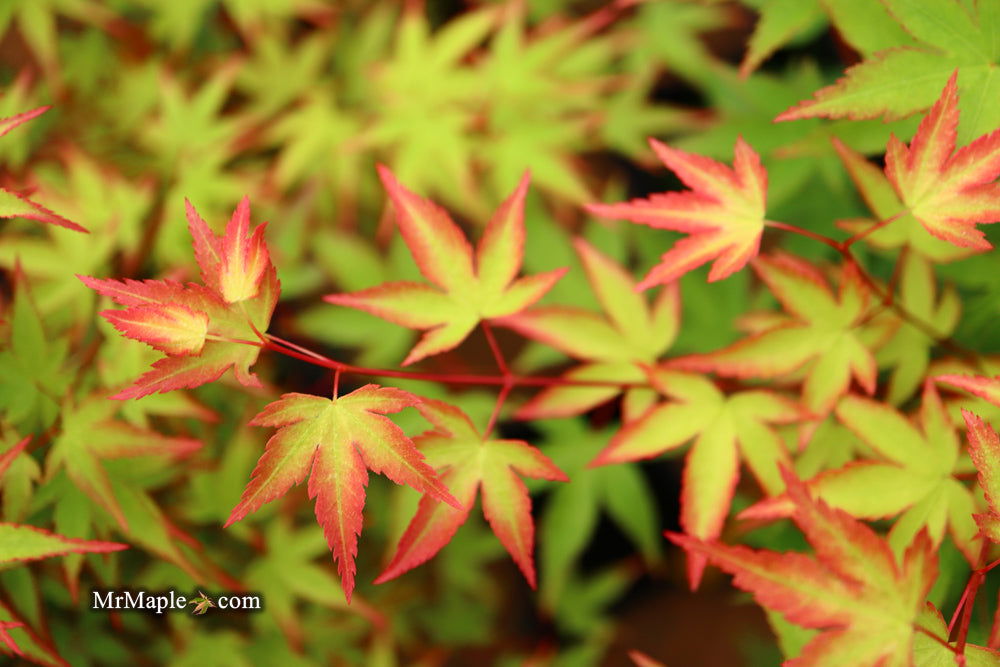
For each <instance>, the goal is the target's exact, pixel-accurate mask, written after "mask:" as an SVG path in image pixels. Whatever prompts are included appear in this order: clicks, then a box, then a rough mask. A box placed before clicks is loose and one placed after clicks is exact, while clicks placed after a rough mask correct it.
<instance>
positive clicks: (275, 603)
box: [245, 519, 365, 642]
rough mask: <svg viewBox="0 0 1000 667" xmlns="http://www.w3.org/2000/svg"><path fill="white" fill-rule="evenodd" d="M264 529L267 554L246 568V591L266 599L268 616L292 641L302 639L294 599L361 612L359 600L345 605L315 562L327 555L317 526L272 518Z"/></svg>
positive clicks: (335, 585)
mask: <svg viewBox="0 0 1000 667" xmlns="http://www.w3.org/2000/svg"><path fill="white" fill-rule="evenodd" d="M265 530H266V532H265V538H266V543H267V545H268V549H267V552H266V553H265V554H263V555H261V556H260V557H258V558H256V559H255V560H254V561H253V563H251V565H250V567H249V568H247V571H246V575H245V580H246V583H247V587H248V588H249V589H251V590H254V591H259V592H260V594H261V596H262V597H263V598H264V599H265V600H267V609H268V614H270V615H273V618H274V620H275V621H277V623H278V625H279V627H281V629H282V631H283V632H284V633H285V634H286V635H287V636H288V637H289V638H290V639H291V640H292V641H293V642H298V641H301V640H302V629H301V612H300V611H299V610H297V609H296V601H297V600H305V601H308V602H310V603H313V604H318V605H323V606H324V607H327V608H330V609H339V610H348V609H351V608H352V607H353V608H354V609H355V612H356V613H364V610H365V605H364V604H363V603H361V601H360V600H358V599H355V600H354V604H353V605H352V607H348V606H347V605H346V604H345V602H344V596H343V595H342V594H341V593H340V582H339V581H337V579H336V577H334V576H333V575H331V574H330V571H329V568H325V567H320V566H319V565H317V564H316V563H315V562H314V561H315V559H316V558H317V557H319V556H321V555H325V554H327V553H328V548H327V545H326V541H325V540H324V539H323V531H322V529H321V528H320V527H319V526H311V527H309V526H306V527H303V528H298V529H293V528H292V527H291V526H289V525H288V524H287V523H286V522H285V521H283V520H279V519H275V520H272V521H269V522H268V523H267V525H266V528H265ZM359 603H361V604H359ZM359 607H360V609H358V608H359Z"/></svg>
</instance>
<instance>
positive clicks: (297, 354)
mask: <svg viewBox="0 0 1000 667" xmlns="http://www.w3.org/2000/svg"><path fill="white" fill-rule="evenodd" d="M263 336H264V340H265V343H264V347H265V348H266V349H268V350H272V351H274V352H278V353H280V354H284V355H285V356H288V357H292V358H295V359H298V360H300V361H305V362H307V363H310V364H313V365H314V366H320V367H322V368H329V369H331V370H340V371H343V372H344V373H353V374H356V375H368V376H376V377H392V378H401V379H406V380H423V381H426V382H438V383H441V384H453V385H456V384H458V385H461V384H467V385H480V386H494V387H502V386H504V385H505V384H508V383H509V384H510V385H511V386H512V387H567V386H574V387H619V388H621V389H632V388H636V387H641V388H650V387H651V386H652V385H650V384H649V382H615V381H611V380H578V379H575V378H567V377H545V376H536V375H531V376H524V375H510V376H509V377H508V378H504V377H502V376H499V375H477V374H466V373H458V374H451V373H424V372H421V371H402V370H395V369H391V368H369V367H366V366H355V365H353V364H347V363H344V362H342V361H337V360H335V359H330V358H329V357H325V356H323V355H322V354H319V353H318V352H313V351H312V350H309V349H307V348H304V347H302V346H301V345H296V344H295V343H292V342H290V341H287V340H284V339H282V338H279V337H278V336H275V335H272V334H263ZM254 345H256V343H254Z"/></svg>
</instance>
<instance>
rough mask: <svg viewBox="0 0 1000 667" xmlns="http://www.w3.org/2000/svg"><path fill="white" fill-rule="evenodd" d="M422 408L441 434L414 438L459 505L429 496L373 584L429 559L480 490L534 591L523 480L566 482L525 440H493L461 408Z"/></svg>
mask: <svg viewBox="0 0 1000 667" xmlns="http://www.w3.org/2000/svg"><path fill="white" fill-rule="evenodd" d="M417 409H418V410H419V411H420V414H422V415H423V416H424V417H425V418H426V419H427V420H428V421H429V422H431V423H432V424H433V425H434V426H435V427H436V429H435V430H433V431H430V432H428V433H425V434H423V435H421V436H418V437H417V438H415V440H414V441H415V442H416V444H417V446H418V447H420V451H421V452H422V453H423V454H424V455H425V456H426V457H427V462H428V463H429V464H430V465H431V466H433V467H434V468H435V469H437V470H441V471H442V472H441V481H442V482H444V484H445V485H446V486H447V487H448V489H449V490H450V491H451V493H452V494H453V495H454V496H455V498H457V499H458V504H457V505H455V506H452V507H449V506H448V505H445V504H443V503H441V502H440V499H439V498H436V497H434V496H431V495H425V496H424V497H423V498H422V499H421V500H420V505H419V506H418V508H417V513H416V515H415V516H414V517H413V520H412V521H411V522H410V525H409V526H408V527H407V529H406V532H405V533H403V536H402V538H400V540H399V545H398V546H397V548H396V554H395V555H394V556H393V557H392V560H391V561H390V562H389V564H388V565H387V566H386V568H385V570H384V571H383V572H382V574H380V575H379V577H378V579H376V580H375V583H382V582H384V581H389V580H390V579H394V578H396V577H398V576H399V575H401V574H403V573H404V572H406V571H407V570H410V569H412V568H414V567H416V566H417V565H420V564H421V563H423V562H425V561H427V560H429V559H431V558H433V557H434V555H435V554H436V553H437V552H438V551H440V550H441V548H442V547H443V546H444V545H446V544H447V543H448V542H449V541H450V540H451V538H452V536H453V535H454V534H455V531H457V530H458V528H459V526H461V525H462V524H463V523H465V520H466V519H467V518H468V516H469V512H470V511H471V510H472V506H473V504H474V503H475V500H476V492H477V490H479V489H480V488H481V489H482V502H483V514H484V515H485V517H486V520H487V521H488V522H489V524H490V527H492V528H493V532H494V533H495V534H496V536H497V537H498V538H499V539H500V542H501V543H502V544H503V545H504V548H506V549H507V552H508V553H510V555H511V558H513V559H514V562H515V563H517V566H518V567H519V568H520V569H521V572H522V573H523V574H524V577H525V579H527V580H528V583H529V584H530V585H531V587H532V588H534V587H535V566H534V563H533V562H532V550H533V546H534V533H535V524H534V522H533V521H532V518H531V499H530V498H529V496H528V490H527V489H526V488H525V486H524V483H523V482H522V481H521V480H520V478H519V477H518V474H521V475H524V476H526V477H533V478H536V479H547V480H551V481H558V482H568V481H569V478H567V477H566V475H564V474H563V472H562V471H561V470H559V468H557V467H556V466H555V464H554V463H552V461H551V460H549V458H548V457H547V456H545V455H544V454H542V453H541V452H540V451H538V450H537V449H536V448H534V447H532V446H531V445H529V444H528V443H526V442H524V441H522V440H489V439H487V438H486V437H485V436H483V435H482V434H481V433H480V432H479V431H478V430H476V427H475V426H473V425H472V422H471V421H470V420H469V418H468V416H466V415H465V413H463V412H462V411H461V410H459V409H458V408H456V407H454V406H451V405H448V404H447V403H442V402H441V401H433V400H431V401H424V402H423V403H421V404H420V405H418V406H417Z"/></svg>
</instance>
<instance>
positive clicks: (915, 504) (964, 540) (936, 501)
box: [740, 384, 978, 562]
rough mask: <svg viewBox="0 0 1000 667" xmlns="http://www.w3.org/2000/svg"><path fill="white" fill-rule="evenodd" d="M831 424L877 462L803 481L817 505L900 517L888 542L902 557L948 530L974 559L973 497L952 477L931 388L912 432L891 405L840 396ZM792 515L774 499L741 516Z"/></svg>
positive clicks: (953, 449)
mask: <svg viewBox="0 0 1000 667" xmlns="http://www.w3.org/2000/svg"><path fill="white" fill-rule="evenodd" d="M837 418H838V419H839V420H840V421H841V422H842V423H843V424H844V425H845V426H847V427H848V428H849V429H850V430H851V431H852V432H853V433H854V434H855V435H857V436H858V437H859V438H861V439H862V440H863V441H864V442H865V444H866V445H868V447H869V448H870V449H871V450H872V452H873V453H874V454H875V455H876V456H877V457H879V459H880V460H866V461H853V462H851V463H848V464H847V465H845V466H843V467H841V468H837V469H834V470H826V471H824V472H822V473H820V474H819V475H817V476H816V477H814V478H813V479H811V480H810V481H809V482H808V486H809V488H810V490H811V491H812V493H814V494H816V496H817V497H818V498H821V499H822V500H823V501H824V502H826V503H829V504H830V505H831V506H833V507H836V508H838V509H842V510H844V511H846V512H848V513H849V514H851V515H852V516H854V517H857V518H860V519H884V518H889V517H894V516H897V515H899V519H898V520H897V521H896V523H895V524H894V525H893V527H892V530H891V531H890V533H889V544H890V545H892V547H893V548H894V549H895V550H896V552H897V553H902V551H903V550H905V549H906V548H907V547H909V546H910V544H911V543H912V542H913V540H914V539H915V537H916V535H917V533H918V532H920V531H921V530H924V534H925V535H926V536H927V538H928V539H929V540H930V542H931V544H932V545H933V546H934V547H935V548H936V547H937V546H938V545H939V544H940V543H941V540H942V539H943V538H944V532H945V529H946V528H947V529H950V531H951V534H952V537H953V539H954V541H955V544H956V545H957V546H958V548H959V549H960V550H961V551H962V553H963V554H964V555H965V556H966V558H967V559H969V561H970V562H975V560H976V558H977V557H978V553H977V552H978V548H977V546H975V545H973V543H972V540H973V538H974V537H975V534H976V531H975V526H974V525H973V521H972V517H971V511H970V512H966V511H964V510H965V508H971V506H972V495H971V494H970V493H969V491H968V489H966V488H965V487H964V486H963V485H962V484H961V483H959V482H958V481H957V480H956V479H955V476H957V475H959V474H960V473H961V472H962V468H961V461H960V460H959V453H960V447H959V441H958V438H957V437H956V435H955V431H954V429H953V427H952V423H951V420H950V419H949V417H948V414H947V412H946V410H945V407H944V405H943V403H942V402H941V399H940V397H939V396H938V394H937V392H936V391H935V390H934V388H933V385H932V384H927V385H925V388H924V394H923V401H922V404H921V410H920V415H919V420H918V424H919V428H918V425H917V424H914V423H912V422H911V421H910V420H909V419H907V418H906V417H905V416H904V415H903V414H901V413H899V412H898V411H896V410H895V409H893V408H892V407H890V406H888V405H885V404H884V403H880V402H878V401H874V400H871V399H867V398H861V397H859V396H846V397H844V398H843V399H842V400H841V401H840V403H839V405H838V406H837ZM793 510H794V507H793V504H792V502H791V499H790V498H788V497H787V496H777V497H774V498H770V499H767V500H764V501H761V502H759V503H757V504H756V505H753V506H751V507H749V508H748V509H746V510H744V511H743V512H742V513H741V515H740V516H741V518H756V519H773V518H776V517H779V516H788V515H789V514H790V513H791V512H792V511H793Z"/></svg>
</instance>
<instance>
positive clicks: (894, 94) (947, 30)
mask: <svg viewBox="0 0 1000 667" xmlns="http://www.w3.org/2000/svg"><path fill="white" fill-rule="evenodd" d="M826 4H827V6H828V8H829V9H830V10H831V13H835V14H839V18H841V19H846V18H847V15H849V14H852V13H853V14H857V11H855V10H853V7H854V6H859V7H862V8H863V7H864V5H869V4H875V3H868V2H864V3H861V4H860V5H858V3H850V6H845V7H843V8H840V11H837V10H836V9H835V8H837V6H838V5H849V3H846V2H831V1H829V0H828V1H827V2H826ZM880 4H883V5H884V6H885V8H886V9H887V10H888V14H889V16H891V17H892V19H894V21H895V25H892V24H891V23H889V22H885V21H878V22H876V21H872V20H868V21H862V22H866V23H867V24H868V25H866V26H865V30H864V31H863V32H866V33H875V34H874V35H870V37H869V38H868V39H867V40H862V41H867V42H869V43H870V44H874V42H875V41H877V42H880V43H879V44H878V46H879V49H878V50H875V52H874V53H872V54H871V55H870V56H869V57H868V58H866V59H865V60H864V61H862V62H860V63H858V64H857V65H854V66H853V67H850V68H848V69H847V71H846V72H845V73H844V76H843V77H842V78H841V79H839V80H838V81H837V82H836V83H834V84H833V85H831V86H827V87H825V88H823V89H821V90H819V91H817V92H816V93H815V94H814V95H813V99H811V100H806V101H803V102H800V103H799V104H798V105H796V106H794V107H792V108H790V109H788V110H787V111H785V112H784V113H783V114H781V115H780V116H778V117H777V118H776V119H775V120H778V121H784V120H797V119H801V118H816V117H826V118H851V119H855V120H857V119H862V118H876V117H879V116H881V117H883V118H884V119H885V120H894V119H896V118H901V117H904V116H908V115H910V114H913V113H915V112H917V111H920V110H922V109H926V108H927V107H929V106H930V105H931V104H932V103H933V102H934V100H935V98H936V96H937V94H938V91H940V90H941V86H942V85H943V84H944V82H945V81H947V80H948V77H949V76H950V75H951V74H952V73H953V72H954V71H955V70H956V68H957V69H958V70H959V71H960V72H961V73H962V97H963V100H962V106H963V112H965V114H966V117H967V118H968V120H969V122H967V123H965V124H963V127H962V128H961V135H960V137H959V138H960V139H961V141H962V143H966V142H968V141H969V140H970V139H972V138H973V137H977V136H979V135H981V134H984V133H986V132H990V131H992V130H994V129H996V128H997V127H998V126H1000V110H998V109H997V108H996V107H995V105H992V104H990V102H989V100H992V99H995V98H996V97H997V95H998V94H1000V84H998V81H997V80H996V79H995V77H994V76H993V71H994V69H995V67H996V64H997V56H998V53H997V50H996V48H995V40H994V35H995V34H996V30H997V28H998V26H1000V12H997V11H996V10H995V7H994V3H992V2H977V3H965V2H962V1H961V0H882V3H880ZM973 4H974V8H973ZM857 18H858V17H857V16H855V17H854V18H853V21H852V22H854V21H857ZM873 18H874V17H873ZM886 24H888V25H886ZM842 25H843V23H842V22H839V25H838V27H841V26H842ZM854 27H856V28H860V26H854ZM900 28H902V30H900ZM861 33H862V31H860V30H856V31H855V35H854V37H856V38H861ZM851 41H854V40H853V39H852V40H851ZM862 50H863V51H869V50H870V49H866V48H862ZM900 91H906V94H900Z"/></svg>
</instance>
